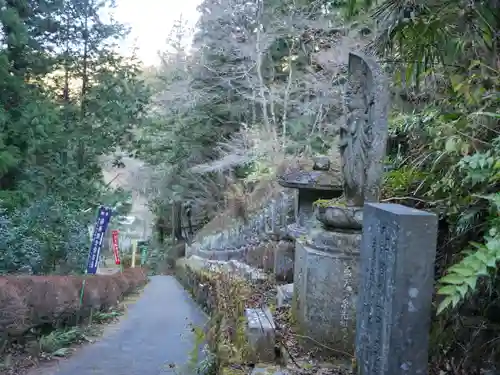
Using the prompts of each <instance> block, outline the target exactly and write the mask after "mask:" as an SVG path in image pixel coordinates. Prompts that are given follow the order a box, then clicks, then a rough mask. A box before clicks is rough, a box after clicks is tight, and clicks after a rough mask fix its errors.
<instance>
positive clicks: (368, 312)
mask: <svg viewBox="0 0 500 375" xmlns="http://www.w3.org/2000/svg"><path fill="white" fill-rule="evenodd" d="M436 241H437V217H436V215H434V214H432V213H429V212H424V211H420V210H415V209H412V208H409V207H405V206H402V205H397V204H383V203H377V204H375V203H367V204H365V212H364V221H363V242H362V246H361V267H360V269H361V277H360V278H361V284H360V296H359V302H358V308H357V332H358V333H357V337H356V358H357V363H358V367H359V374H360V375H373V374H377V375H393V374H401V375H417V374H419V375H420V374H427V363H428V342H429V329H430V319H431V305H432V294H433V289H434V261H435V256H436Z"/></svg>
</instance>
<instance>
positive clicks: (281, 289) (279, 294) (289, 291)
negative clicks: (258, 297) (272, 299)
mask: <svg viewBox="0 0 500 375" xmlns="http://www.w3.org/2000/svg"><path fill="white" fill-rule="evenodd" d="M292 299H293V284H285V285H278V286H277V288H276V306H277V307H278V308H281V307H286V306H290V305H291V303H292Z"/></svg>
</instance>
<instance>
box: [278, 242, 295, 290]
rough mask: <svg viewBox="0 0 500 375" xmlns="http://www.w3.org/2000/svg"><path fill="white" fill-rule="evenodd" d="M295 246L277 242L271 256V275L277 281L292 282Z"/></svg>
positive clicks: (289, 243)
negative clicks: (272, 274)
mask: <svg viewBox="0 0 500 375" xmlns="http://www.w3.org/2000/svg"><path fill="white" fill-rule="evenodd" d="M294 256H295V246H294V245H293V243H291V242H288V241H280V242H278V244H277V246H276V248H275V250H274V256H273V263H274V265H273V273H274V275H275V277H276V279H277V280H279V281H287V282H291V281H293V264H294Z"/></svg>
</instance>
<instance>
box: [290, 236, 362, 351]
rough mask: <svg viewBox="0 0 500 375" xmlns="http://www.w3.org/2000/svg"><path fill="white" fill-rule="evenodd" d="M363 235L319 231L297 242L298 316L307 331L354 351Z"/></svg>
mask: <svg viewBox="0 0 500 375" xmlns="http://www.w3.org/2000/svg"><path fill="white" fill-rule="evenodd" d="M360 243H361V232H352V233H348V232H330V231H324V230H323V231H317V232H315V234H314V237H308V238H307V239H306V240H298V241H296V248H295V251H296V254H295V267H294V306H293V308H294V309H295V311H294V313H295V316H296V317H297V321H298V324H299V326H300V328H301V330H302V331H303V332H306V333H307V335H308V336H310V337H312V338H313V339H315V340H316V341H318V342H320V343H322V344H324V345H327V346H329V347H331V348H333V349H335V350H342V351H346V352H349V353H353V351H354V340H355V313H356V298H357V287H358V282H357V278H358V260H359V248H360Z"/></svg>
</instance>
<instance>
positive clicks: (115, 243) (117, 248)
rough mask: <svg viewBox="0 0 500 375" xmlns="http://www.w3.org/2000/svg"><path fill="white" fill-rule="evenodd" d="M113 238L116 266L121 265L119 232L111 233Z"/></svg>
mask: <svg viewBox="0 0 500 375" xmlns="http://www.w3.org/2000/svg"><path fill="white" fill-rule="evenodd" d="M111 237H112V239H113V255H114V256H115V264H116V265H119V264H120V251H119V247H118V231H117V230H114V231H112V232H111Z"/></svg>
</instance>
